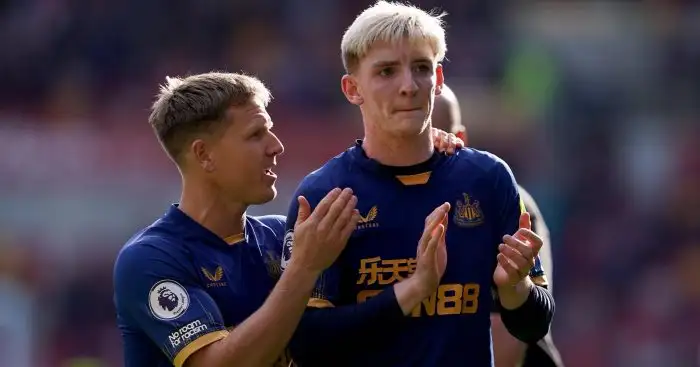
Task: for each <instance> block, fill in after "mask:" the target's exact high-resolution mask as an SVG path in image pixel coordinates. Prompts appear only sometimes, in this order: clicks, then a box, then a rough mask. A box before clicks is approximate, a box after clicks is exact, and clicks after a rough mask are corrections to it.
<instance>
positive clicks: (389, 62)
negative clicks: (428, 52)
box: [372, 57, 432, 68]
mask: <svg viewBox="0 0 700 367" xmlns="http://www.w3.org/2000/svg"><path fill="white" fill-rule="evenodd" d="M424 63H425V64H431V63H432V60H430V59H428V58H425V57H421V58H418V59H414V60H411V64H424ZM399 64H400V62H399V61H398V60H387V61H377V62H375V63H374V64H372V68H385V67H389V66H396V65H399Z"/></svg>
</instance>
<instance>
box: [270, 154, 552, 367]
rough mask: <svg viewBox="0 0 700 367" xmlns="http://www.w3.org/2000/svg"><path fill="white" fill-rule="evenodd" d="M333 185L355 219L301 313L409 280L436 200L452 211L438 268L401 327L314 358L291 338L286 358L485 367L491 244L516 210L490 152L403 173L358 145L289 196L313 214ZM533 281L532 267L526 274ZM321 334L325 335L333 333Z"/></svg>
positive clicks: (441, 158)
mask: <svg viewBox="0 0 700 367" xmlns="http://www.w3.org/2000/svg"><path fill="white" fill-rule="evenodd" d="M335 187H341V188H343V187H350V188H352V189H353V191H354V193H355V195H356V196H357V198H358V204H357V208H358V209H359V210H360V214H361V216H362V218H361V220H360V223H359V224H358V227H357V229H356V230H355V232H354V233H353V235H352V236H351V238H350V240H349V242H348V244H347V247H346V248H345V250H344V251H343V253H342V254H341V255H340V257H339V258H338V259H337V261H336V262H335V263H334V264H333V265H332V267H331V268H329V269H328V270H327V271H325V272H324V273H323V274H322V276H321V278H320V279H319V281H318V284H317V287H316V290H315V291H314V294H313V296H312V299H311V300H310V302H309V306H310V307H338V306H345V305H352V304H358V303H362V302H365V301H366V300H367V299H369V298H371V297H374V296H376V295H378V294H379V293H380V292H382V290H384V289H386V288H387V287H391V286H392V285H393V284H395V283H397V282H399V281H401V280H403V279H405V278H406V277H408V276H409V275H410V274H412V273H413V272H414V271H415V269H416V259H415V256H416V249H417V246H418V241H419V239H420V237H421V234H422V232H423V229H424V224H425V218H426V216H427V215H429V214H430V213H431V212H432V211H433V210H434V209H435V208H436V207H437V206H439V205H440V204H442V203H444V202H450V203H451V204H452V207H451V209H450V212H449V223H448V226H447V232H446V243H447V258H448V260H447V269H446V271H445V274H444V276H443V278H442V281H441V284H440V285H439V287H438V289H437V291H436V292H435V293H434V294H432V295H431V296H430V297H428V298H426V299H425V300H424V301H423V302H422V303H421V304H420V305H419V306H418V307H416V308H415V309H414V310H413V311H412V312H411V314H410V315H409V316H408V317H406V318H405V321H402V327H399V328H398V329H392V330H386V329H373V330H369V329H368V330H366V332H364V333H359V334H358V333H354V334H353V335H355V336H354V337H353V338H354V339H352V340H347V341H346V342H344V343H343V345H337V346H333V345H324V346H323V347H322V348H318V349H316V350H314V346H313V345H304V343H305V340H295V341H294V345H297V346H303V347H302V349H303V350H304V351H305V353H303V355H300V354H296V355H295V350H294V348H293V350H292V357H294V358H295V361H298V362H300V363H301V365H302V366H305V365H309V366H326V365H327V366H331V365H333V366H467V365H468V366H491V365H492V349H491V332H490V311H491V307H492V290H493V282H492V278H493V273H494V271H495V268H496V264H497V261H496V255H497V254H498V245H499V244H500V243H501V242H502V237H503V235H506V234H514V233H515V232H516V231H517V230H518V222H519V217H520V214H521V213H522V211H523V210H524V209H523V207H522V202H521V200H520V196H519V193H518V189H517V185H516V182H515V179H514V177H513V175H512V173H511V171H510V168H509V167H508V166H507V164H506V163H505V162H504V161H503V160H501V159H500V158H498V157H496V156H494V155H492V154H490V153H486V152H482V151H478V150H474V149H462V150H458V151H457V152H456V154H455V155H452V156H445V155H442V154H439V153H437V152H436V153H435V154H434V155H433V156H432V157H431V158H430V160H428V161H427V162H424V163H422V164H419V165H416V166H413V167H401V168H399V167H388V166H384V165H381V164H379V163H378V162H376V161H374V160H372V159H370V158H368V157H367V156H366V154H365V153H364V150H363V149H362V142H361V141H358V142H357V143H356V145H355V146H354V147H351V148H350V149H348V150H347V151H346V152H344V153H342V154H340V155H338V156H337V157H335V158H333V159H332V160H330V161H329V162H328V163H327V164H326V165H324V166H323V167H322V168H320V169H319V170H317V171H315V172H312V173H311V174H309V175H308V176H307V177H306V178H305V179H304V180H303V182H302V183H301V184H300V186H299V188H298V190H297V193H296V195H304V196H306V198H307V199H308V200H309V202H310V203H311V205H312V206H315V205H317V204H318V202H319V201H320V200H321V199H322V198H323V197H324V196H325V195H326V193H328V192H329V191H330V190H332V189H333V188H335ZM297 210H298V205H297V203H296V201H294V202H293V203H292V205H291V207H290V209H289V213H288V222H287V235H286V241H285V246H284V253H283V264H284V263H285V262H286V261H289V258H290V257H291V256H293V254H292V252H293V241H292V233H293V226H292V224H293V223H294V222H295V221H296V214H297ZM543 275H544V274H543V272H542V269H541V267H540V265H539V261H537V265H536V267H535V268H534V269H533V270H532V272H531V276H533V277H541V276H543ZM311 312H313V311H311ZM303 323H304V320H303V319H302V327H303V326H304V325H303ZM324 331H327V332H328V333H329V335H330V333H334V330H333V326H332V325H329V326H328V330H324ZM335 347H338V348H335ZM321 349H322V350H321ZM298 350H300V349H297V351H298ZM310 350H313V352H309V351H310ZM348 350H349V351H350V352H349V353H348Z"/></svg>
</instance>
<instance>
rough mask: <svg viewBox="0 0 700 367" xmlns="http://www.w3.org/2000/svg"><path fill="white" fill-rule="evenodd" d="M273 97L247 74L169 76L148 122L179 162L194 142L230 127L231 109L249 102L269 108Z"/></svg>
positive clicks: (261, 83)
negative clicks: (229, 115)
mask: <svg viewBox="0 0 700 367" xmlns="http://www.w3.org/2000/svg"><path fill="white" fill-rule="evenodd" d="M271 98H272V96H271V94H270V91H269V90H268V89H267V87H266V86H265V84H263V82H261V81H260V80H259V79H257V78H255V77H252V76H248V75H244V74H238V73H218V72H211V73H205V74H197V75H191V76H188V77H186V78H171V77H166V84H165V85H162V86H161V87H160V93H159V94H158V97H157V100H156V101H155V103H153V107H152V111H151V115H150V117H149V119H148V122H149V123H150V124H151V127H152V128H153V131H154V132H155V133H156V136H157V137H158V141H160V143H161V145H163V148H164V149H165V151H166V153H168V155H169V156H170V158H172V159H173V160H174V161H175V162H176V163H177V162H178V161H179V159H180V155H181V154H182V151H183V149H184V148H185V146H186V144H188V142H190V141H192V139H194V138H196V137H197V136H198V135H200V134H206V133H209V134H213V133H217V132H220V131H222V130H223V128H224V127H227V126H228V123H229V121H228V120H227V119H226V112H227V111H228V109H229V108H231V107H240V106H243V105H245V104H247V103H258V104H260V105H262V106H264V107H267V104H268V103H269V102H270V99H271Z"/></svg>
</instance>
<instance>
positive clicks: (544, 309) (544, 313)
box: [501, 287, 555, 344]
mask: <svg viewBox="0 0 700 367" xmlns="http://www.w3.org/2000/svg"><path fill="white" fill-rule="evenodd" d="M554 310H555V304H554V299H553V298H552V295H551V293H549V291H547V290H546V289H545V288H541V287H534V288H533V291H532V293H531V294H530V297H528V300H527V301H526V302H525V304H523V305H522V306H521V307H519V308H517V309H515V310H512V311H502V313H501V317H502V319H503V324H504V325H505V326H506V329H508V332H509V333H510V334H511V335H513V336H514V337H515V338H517V339H518V340H520V341H523V342H525V343H528V344H531V343H536V342H538V341H539V340H541V339H542V338H544V337H545V336H546V335H547V334H548V333H549V329H550V326H551V324H552V318H553V317H554Z"/></svg>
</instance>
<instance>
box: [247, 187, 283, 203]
mask: <svg viewBox="0 0 700 367" xmlns="http://www.w3.org/2000/svg"><path fill="white" fill-rule="evenodd" d="M276 197H277V188H276V187H274V186H271V187H267V188H265V190H263V191H260V192H258V193H257V195H254V197H252V198H251V200H250V201H251V202H250V204H249V205H263V204H267V203H269V202H271V201H272V200H274V199H275V198H276Z"/></svg>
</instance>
